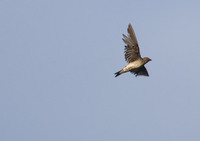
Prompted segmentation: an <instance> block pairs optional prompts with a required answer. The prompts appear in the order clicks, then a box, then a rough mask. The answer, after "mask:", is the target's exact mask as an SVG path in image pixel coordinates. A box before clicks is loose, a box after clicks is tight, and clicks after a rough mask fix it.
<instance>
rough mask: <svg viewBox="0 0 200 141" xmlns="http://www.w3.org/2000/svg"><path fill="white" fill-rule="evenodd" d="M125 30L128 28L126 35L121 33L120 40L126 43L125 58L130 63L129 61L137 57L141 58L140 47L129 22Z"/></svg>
mask: <svg viewBox="0 0 200 141" xmlns="http://www.w3.org/2000/svg"><path fill="white" fill-rule="evenodd" d="M127 30H128V36H126V35H124V34H123V39H122V40H123V41H124V43H125V44H126V45H125V49H124V53H125V60H126V61H127V62H128V63H130V62H133V61H135V60H137V59H138V58H141V55H140V49H139V46H138V42H137V39H136V36H135V32H134V30H133V28H132V26H131V24H129V26H128V29H127Z"/></svg>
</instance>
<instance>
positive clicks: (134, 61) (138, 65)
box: [115, 24, 151, 77]
mask: <svg viewBox="0 0 200 141" xmlns="http://www.w3.org/2000/svg"><path fill="white" fill-rule="evenodd" d="M127 31H128V36H126V35H124V34H123V38H122V40H123V41H124V43H125V44H126V45H125V48H124V53H125V60H126V61H127V62H128V65H126V66H125V67H124V68H123V69H122V70H120V71H118V72H116V73H115V77H117V76H119V75H120V74H122V73H126V72H131V73H133V74H135V76H138V75H144V76H149V74H148V71H147V69H146V68H145V66H144V65H145V64H146V63H148V62H149V61H151V59H150V58H148V57H144V58H142V57H141V55H140V48H139V45H138V42H137V38H136V36H135V32H134V30H133V27H132V26H131V24H129V25H128V29H127Z"/></svg>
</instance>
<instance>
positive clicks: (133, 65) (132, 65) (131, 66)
mask: <svg viewBox="0 0 200 141" xmlns="http://www.w3.org/2000/svg"><path fill="white" fill-rule="evenodd" d="M141 65H142V62H141V61H140V60H136V61H134V62H131V63H129V64H128V65H127V66H126V67H125V69H126V70H127V71H129V70H132V69H137V68H139V67H141Z"/></svg>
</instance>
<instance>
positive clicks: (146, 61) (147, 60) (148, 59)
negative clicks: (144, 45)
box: [143, 57, 152, 64]
mask: <svg viewBox="0 0 200 141" xmlns="http://www.w3.org/2000/svg"><path fill="white" fill-rule="evenodd" d="M143 60H144V62H145V64H146V63H148V62H149V61H152V60H151V59H150V58H148V57H144V58H143Z"/></svg>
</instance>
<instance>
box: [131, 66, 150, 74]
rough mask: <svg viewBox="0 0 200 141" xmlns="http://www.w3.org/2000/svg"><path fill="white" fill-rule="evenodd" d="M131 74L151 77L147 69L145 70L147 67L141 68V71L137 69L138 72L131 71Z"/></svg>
mask: <svg viewBox="0 0 200 141" xmlns="http://www.w3.org/2000/svg"><path fill="white" fill-rule="evenodd" d="M130 72H131V73H134V74H135V76H138V75H144V76H149V74H148V71H147V69H146V68H145V66H143V67H141V68H139V69H137V70H134V69H133V70H130Z"/></svg>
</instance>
